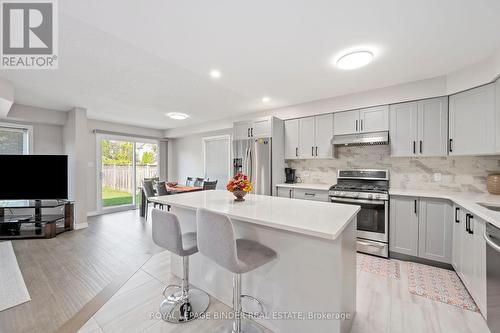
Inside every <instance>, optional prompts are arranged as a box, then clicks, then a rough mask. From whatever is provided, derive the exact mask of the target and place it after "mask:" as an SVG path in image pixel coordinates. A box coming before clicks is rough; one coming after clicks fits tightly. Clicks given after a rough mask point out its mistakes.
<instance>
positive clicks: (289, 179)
mask: <svg viewBox="0 0 500 333" xmlns="http://www.w3.org/2000/svg"><path fill="white" fill-rule="evenodd" d="M285 177H286V180H285V183H287V184H293V183H295V181H296V179H295V169H292V168H285Z"/></svg>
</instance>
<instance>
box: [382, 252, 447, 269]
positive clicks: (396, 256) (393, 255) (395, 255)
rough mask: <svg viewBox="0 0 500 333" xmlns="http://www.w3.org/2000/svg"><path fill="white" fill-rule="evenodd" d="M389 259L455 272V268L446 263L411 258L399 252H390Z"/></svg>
mask: <svg viewBox="0 0 500 333" xmlns="http://www.w3.org/2000/svg"><path fill="white" fill-rule="evenodd" d="M389 258H391V259H398V260H403V261H413V262H416V263H419V264H424V265H429V266H434V267H438V268H444V269H448V270H451V271H452V270H454V269H453V266H451V265H450V264H446V263H443V262H439V261H434V260H429V259H424V258H419V257H414V256H409V255H407V254H402V253H397V252H389Z"/></svg>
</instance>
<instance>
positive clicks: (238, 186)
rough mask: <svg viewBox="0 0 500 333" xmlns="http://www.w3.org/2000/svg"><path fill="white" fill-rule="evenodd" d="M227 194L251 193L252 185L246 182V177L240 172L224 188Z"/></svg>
mask: <svg viewBox="0 0 500 333" xmlns="http://www.w3.org/2000/svg"><path fill="white" fill-rule="evenodd" d="M226 188H227V190H228V191H229V192H234V191H243V192H246V193H248V192H251V191H252V189H253V187H252V183H251V182H250V181H249V180H248V177H247V176H246V175H244V174H242V173H241V172H238V173H237V174H236V175H235V176H234V177H233V178H232V179H231V180H230V181H229V183H228V184H227V186H226Z"/></svg>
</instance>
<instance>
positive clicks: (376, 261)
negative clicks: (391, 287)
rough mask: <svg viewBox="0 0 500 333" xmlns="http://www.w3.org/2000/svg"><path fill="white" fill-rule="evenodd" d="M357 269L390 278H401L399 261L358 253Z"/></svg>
mask: <svg viewBox="0 0 500 333" xmlns="http://www.w3.org/2000/svg"><path fill="white" fill-rule="evenodd" d="M357 262H358V270H360V271H362V272H367V273H374V274H377V275H380V276H383V277H388V278H392V279H397V280H399V279H401V273H400V267H399V262H397V261H394V260H389V259H383V258H379V257H374V256H370V255H366V254H362V253H358V261H357Z"/></svg>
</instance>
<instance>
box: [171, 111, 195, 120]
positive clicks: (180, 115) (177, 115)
mask: <svg viewBox="0 0 500 333" xmlns="http://www.w3.org/2000/svg"><path fill="white" fill-rule="evenodd" d="M166 116H167V117H169V118H171V119H175V120H184V119H187V118H189V116H188V115H187V114H185V113H180V112H169V113H167V114H166Z"/></svg>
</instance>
